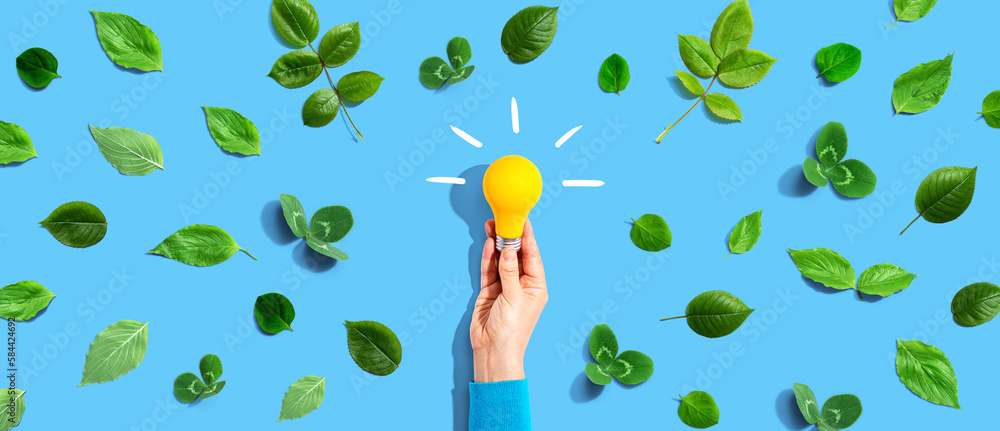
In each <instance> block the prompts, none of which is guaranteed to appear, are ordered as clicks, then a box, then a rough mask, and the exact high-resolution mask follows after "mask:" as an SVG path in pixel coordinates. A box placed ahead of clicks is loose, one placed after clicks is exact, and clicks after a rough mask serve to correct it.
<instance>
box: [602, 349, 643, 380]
mask: <svg viewBox="0 0 1000 431" xmlns="http://www.w3.org/2000/svg"><path fill="white" fill-rule="evenodd" d="M608 372H609V373H611V375H612V376H615V378H616V379H618V381H619V382H622V383H624V384H626V385H637V384H639V383H642V382H644V381H646V379H648V378H650V377H651V376H652V375H653V360H652V359H650V358H649V356H646V355H645V354H643V353H640V352H637V351H635V350H626V351H624V352H622V353H621V354H620V355H618V357H617V358H615V361H614V362H612V363H611V365H610V366H608Z"/></svg>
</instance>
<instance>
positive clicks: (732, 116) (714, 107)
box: [705, 93, 743, 121]
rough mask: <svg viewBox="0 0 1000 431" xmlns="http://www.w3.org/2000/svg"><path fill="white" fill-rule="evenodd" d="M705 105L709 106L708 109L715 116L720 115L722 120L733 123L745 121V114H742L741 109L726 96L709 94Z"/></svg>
mask: <svg viewBox="0 0 1000 431" xmlns="http://www.w3.org/2000/svg"><path fill="white" fill-rule="evenodd" d="M705 105H706V106H708V109H709V110H710V111H712V113H713V114H715V115H718V116H719V117H720V118H723V119H726V120H733V121H742V120H743V113H742V112H740V107H739V106H737V105H736V102H734V101H733V99H730V98H729V96H726V95H725V94H721V93H708V95H707V96H705Z"/></svg>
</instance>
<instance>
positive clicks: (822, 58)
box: [816, 43, 861, 82]
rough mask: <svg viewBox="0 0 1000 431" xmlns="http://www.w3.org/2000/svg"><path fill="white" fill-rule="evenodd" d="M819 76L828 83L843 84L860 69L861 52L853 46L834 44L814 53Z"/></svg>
mask: <svg viewBox="0 0 1000 431" xmlns="http://www.w3.org/2000/svg"><path fill="white" fill-rule="evenodd" d="M816 67H817V68H819V75H817V76H816V77H817V78H819V77H820V76H823V77H826V80H827V81H830V82H844V81H846V80H847V79H848V78H850V77H852V76H854V74H855V73H858V69H860V68H861V50H860V49H858V48H857V47H855V46H854V45H848V44H846V43H835V44H833V45H830V46H828V47H826V48H822V49H820V50H819V52H817V53H816Z"/></svg>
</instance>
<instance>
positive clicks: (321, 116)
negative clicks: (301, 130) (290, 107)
mask: <svg viewBox="0 0 1000 431" xmlns="http://www.w3.org/2000/svg"><path fill="white" fill-rule="evenodd" d="M339 111H340V98H339V97H337V92H336V91H333V90H331V89H329V88H321V89H319V90H316V92H315V93H313V94H312V95H310V96H309V98H308V99H306V103H305V104H303V105H302V124H304V125H306V126H309V127H323V126H325V125H327V124H330V122H331V121H333V119H334V118H337V112H339Z"/></svg>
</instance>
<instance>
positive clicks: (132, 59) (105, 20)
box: [90, 10, 163, 72]
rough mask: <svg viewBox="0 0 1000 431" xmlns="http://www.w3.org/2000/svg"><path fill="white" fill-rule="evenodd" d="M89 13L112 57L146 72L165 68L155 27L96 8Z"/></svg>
mask: <svg viewBox="0 0 1000 431" xmlns="http://www.w3.org/2000/svg"><path fill="white" fill-rule="evenodd" d="M90 13H92V14H94V22H95V25H97V39H99V40H100V41H101V46H102V47H103V48H104V52H105V53H107V54H108V58H110V59H111V61H113V62H115V63H116V64H118V65H119V66H121V67H124V68H136V69H139V70H142V71H146V72H149V71H151V70H163V59H162V57H161V52H160V40H159V39H158V38H157V37H156V34H155V33H153V30H150V29H149V27H146V26H144V25H142V24H141V23H139V21H136V20H135V19H134V18H132V17H130V16H128V15H124V14H120V13H115V12H98V11H96V10H92V11H90Z"/></svg>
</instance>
